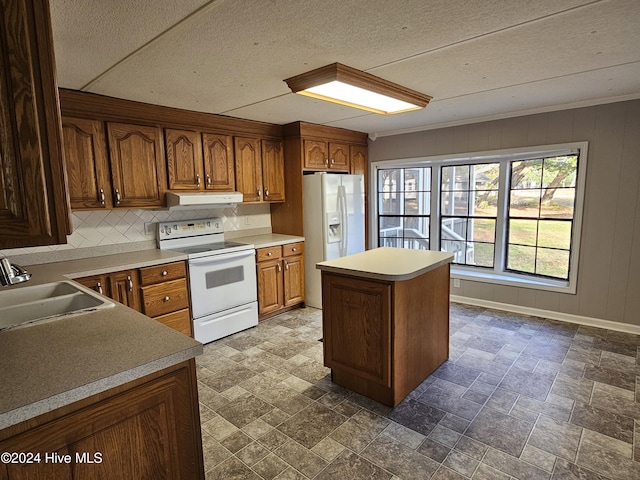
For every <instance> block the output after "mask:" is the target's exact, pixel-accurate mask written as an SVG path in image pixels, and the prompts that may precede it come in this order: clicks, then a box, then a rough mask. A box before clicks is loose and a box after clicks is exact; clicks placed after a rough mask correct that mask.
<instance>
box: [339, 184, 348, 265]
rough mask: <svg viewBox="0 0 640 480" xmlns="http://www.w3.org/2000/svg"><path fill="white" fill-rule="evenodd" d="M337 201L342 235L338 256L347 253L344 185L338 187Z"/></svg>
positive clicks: (345, 194)
mask: <svg viewBox="0 0 640 480" xmlns="http://www.w3.org/2000/svg"><path fill="white" fill-rule="evenodd" d="M338 203H339V205H340V221H341V222H342V237H341V239H340V256H341V257H344V256H345V255H346V254H347V239H348V238H349V223H348V222H347V193H346V189H345V188H344V185H340V186H339V187H338Z"/></svg>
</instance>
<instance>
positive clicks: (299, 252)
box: [256, 242, 304, 320]
mask: <svg viewBox="0 0 640 480" xmlns="http://www.w3.org/2000/svg"><path fill="white" fill-rule="evenodd" d="M256 271H257V277H258V316H259V319H260V320H263V319H265V318H268V317H271V316H272V315H275V314H277V313H281V312H282V311H284V310H288V309H289V308H293V307H296V306H298V305H301V304H302V303H303V302H304V242H296V243H289V244H285V245H282V246H281V245H276V246H274V247H264V248H258V249H257V250H256Z"/></svg>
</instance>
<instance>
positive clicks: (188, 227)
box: [158, 217, 223, 239]
mask: <svg viewBox="0 0 640 480" xmlns="http://www.w3.org/2000/svg"><path fill="white" fill-rule="evenodd" d="M214 233H223V230H222V220H221V219H220V218H219V217H214V218H202V219H198V220H184V221H179V222H159V223H158V238H159V239H164V238H187V237H197V236H201V235H211V234H214Z"/></svg>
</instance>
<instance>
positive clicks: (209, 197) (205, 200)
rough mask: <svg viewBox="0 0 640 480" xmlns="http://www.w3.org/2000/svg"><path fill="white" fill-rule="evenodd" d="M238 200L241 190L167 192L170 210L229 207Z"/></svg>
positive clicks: (240, 198)
mask: <svg viewBox="0 0 640 480" xmlns="http://www.w3.org/2000/svg"><path fill="white" fill-rule="evenodd" d="M239 202H242V193H241V192H167V207H169V208H170V209H171V210H174V209H195V208H216V207H229V206H234V205H235V204H236V203H239Z"/></svg>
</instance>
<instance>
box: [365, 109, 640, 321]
mask: <svg viewBox="0 0 640 480" xmlns="http://www.w3.org/2000/svg"><path fill="white" fill-rule="evenodd" d="M638 132H640V100H631V101H627V102H618V103H611V104H605V105H598V106H593V107H585V108H579V109H570V110H562V111H557V112H549V113H542V114H537V115H529V116H522V117H516V118H511V119H503V120H495V121H491V122H483V123H474V124H469V125H463V126H457V127H449V128H443V129H434V130H428V131H424V132H414V133H411V134H405V135H394V136H389V137H380V138H378V139H377V140H376V141H375V142H371V143H370V145H369V158H370V161H372V162H376V161H380V160H391V159H400V158H415V157H424V156H429V155H436V154H450V153H466V152H478V151H485V150H494V149H496V150H499V149H505V148H517V147H526V146H533V145H545V144H554V143H568V142H578V141H585V140H586V141H588V142H589V155H588V170H587V185H586V192H585V208H584V212H583V225H582V244H581V251H580V259H579V265H578V286H577V293H576V294H575V295H572V294H561V293H550V292H538V291H534V290H528V289H525V288H514V287H506V286H501V285H493V284H487V283H479V282H469V281H464V280H462V281H461V286H460V288H452V289H451V293H452V294H453V295H462V296H467V297H471V298H476V299H481V300H490V301H497V302H503V303H510V304H514V305H519V306H526V307H534V308H540V309H545V310H554V311H558V312H561V313H569V314H573V315H582V316H586V317H593V318H598V319H603V320H610V321H615V322H624V323H629V324H633V325H640V314H639V312H640V295H638V292H640V134H639V133H638Z"/></svg>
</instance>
